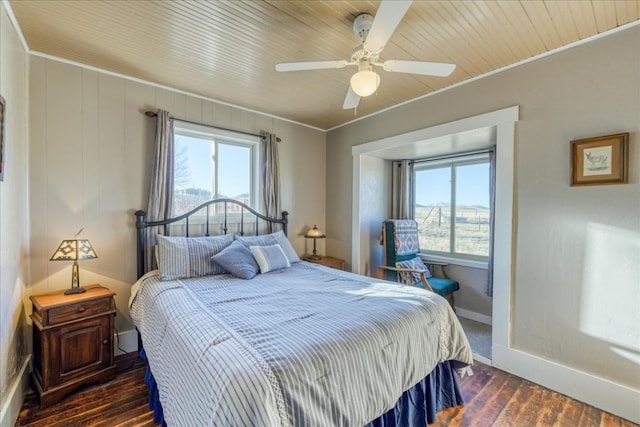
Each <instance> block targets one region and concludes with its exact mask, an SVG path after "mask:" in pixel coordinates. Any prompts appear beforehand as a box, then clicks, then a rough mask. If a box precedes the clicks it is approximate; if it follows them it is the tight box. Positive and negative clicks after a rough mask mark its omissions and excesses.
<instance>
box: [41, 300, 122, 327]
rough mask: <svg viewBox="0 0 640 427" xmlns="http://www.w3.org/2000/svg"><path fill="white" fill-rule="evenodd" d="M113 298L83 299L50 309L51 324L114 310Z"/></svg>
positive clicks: (49, 323) (49, 322)
mask: <svg viewBox="0 0 640 427" xmlns="http://www.w3.org/2000/svg"><path fill="white" fill-rule="evenodd" d="M112 301H113V299H112V298H101V299H97V300H91V301H81V302H78V303H75V304H69V305H65V306H62V307H55V308H51V309H49V321H48V322H47V324H48V325H49V326H52V325H57V324H60V323H65V322H70V321H73V320H76V319H84V318H87V317H91V316H96V315H98V314H103V313H107V312H109V311H112V307H111V304H112Z"/></svg>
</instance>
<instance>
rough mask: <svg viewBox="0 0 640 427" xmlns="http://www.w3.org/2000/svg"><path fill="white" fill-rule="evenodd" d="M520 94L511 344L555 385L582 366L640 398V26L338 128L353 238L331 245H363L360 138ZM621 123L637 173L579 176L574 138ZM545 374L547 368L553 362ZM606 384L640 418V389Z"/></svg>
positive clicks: (333, 201)
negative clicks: (598, 178) (355, 174)
mask: <svg viewBox="0 0 640 427" xmlns="http://www.w3.org/2000/svg"><path fill="white" fill-rule="evenodd" d="M381 90H383V86H382V85H381ZM363 101H364V102H366V99H365V100H363ZM511 105H519V106H520V121H519V122H518V123H517V127H516V151H515V158H514V166H515V172H516V176H515V182H514V186H515V187H514V188H515V201H514V206H513V209H514V224H513V228H514V239H515V241H514V254H513V256H514V260H515V265H514V267H513V268H514V276H513V281H512V284H511V291H512V295H513V299H512V301H511V315H512V324H511V325H510V327H511V333H512V343H511V348H512V349H513V350H515V351H517V352H519V353H520V354H522V355H524V358H523V359H527V358H529V359H536V360H540V361H547V362H549V363H547V364H545V363H542V364H541V366H545V367H549V364H550V363H551V364H555V365H557V366H558V367H559V368H558V370H557V372H560V373H561V375H560V377H559V378H558V375H555V376H556V377H557V378H555V379H549V381H548V383H547V384H546V385H549V386H551V387H552V388H554V387H555V388H556V389H557V388H558V385H559V382H562V375H566V378H569V377H570V376H571V375H573V374H576V375H582V376H583V377H589V378H595V379H602V380H603V381H604V382H606V383H608V384H611V385H612V388H613V389H615V390H618V391H621V392H622V393H623V394H624V393H625V390H628V391H629V393H626V394H625V396H635V397H636V398H637V396H638V391H639V390H640V361H639V360H638V354H640V318H639V313H640V287H639V286H638V283H640V272H639V270H638V264H639V262H638V261H639V260H640V215H638V212H640V184H639V182H640V178H639V177H640V150H639V149H638V147H637V144H638V141H639V137H638V136H639V131H640V129H639V126H640V27H637V26H636V27H633V28H631V29H628V30H626V31H623V32H619V33H616V34H613V35H610V36H607V37H604V38H601V39H598V40H595V41H592V42H590V43H587V44H585V45H582V46H578V47H574V48H572V49H570V50H567V51H564V52H561V53H558V54H555V55H552V56H549V57H546V58H543V59H540V60H538V61H535V62H532V63H529V64H526V65H522V66H520V67H517V68H513V69H511V70H507V71H504V72H501V73H499V74H496V75H493V76H490V77H486V78H484V79H481V80H478V81H475V82H471V83H468V84H465V85H461V86H459V87H456V88H453V89H450V90H448V91H445V92H443V93H440V94H437V95H434V96H431V97H427V98H425V99H422V100H418V101H416V102H413V103H411V104H408V105H405V106H402V107H399V108H397V109H394V110H390V111H388V112H385V113H384V114H382V115H379V116H376V117H373V118H368V119H365V120H362V121H359V122H356V123H353V124H351V125H348V126H345V127H342V128H339V129H336V130H334V131H332V132H330V133H329V134H328V136H327V160H328V163H327V165H328V168H327V188H329V189H330V191H329V192H328V193H327V223H328V224H330V225H329V227H330V228H332V229H333V232H334V234H335V235H339V236H345V239H343V240H342V241H340V242H337V244H335V245H331V246H330V247H329V250H330V251H334V252H335V253H337V254H339V255H340V254H341V255H343V256H346V255H348V254H349V253H350V252H351V248H350V242H349V241H348V238H349V236H350V235H351V226H352V224H351V223H350V218H351V210H350V207H351V205H350V204H345V203H343V201H344V200H345V199H348V198H349V197H350V196H351V186H350V185H346V183H345V181H342V185H340V186H338V185H336V181H337V179H339V177H345V178H346V179H349V178H350V177H351V170H352V165H351V158H349V157H348V156H347V153H348V150H349V148H350V147H351V146H353V145H357V144H361V143H364V142H369V141H376V140H380V139H382V138H384V137H387V136H392V135H398V134H402V133H406V132H409V131H412V130H415V129H422V128H428V127H431V126H434V125H437V124H442V123H448V122H452V121H455V120H459V119H461V118H465V117H471V116H475V115H478V114H482V113H486V112H489V111H495V110H499V109H501V108H504V107H506V106H511ZM618 132H629V133H630V146H631V150H630V157H631V159H630V164H631V175H630V182H629V184H626V185H614V186H599V187H598V186H596V187H593V186H592V187H583V188H574V187H570V186H569V147H570V141H571V140H572V139H578V138H584V137H589V136H598V135H606V134H612V133H618ZM330 243H331V242H330ZM529 366H531V365H529ZM532 369H533V368H532ZM526 370H527V366H525V367H524V369H523V371H526ZM529 371H530V372H529V374H533V372H531V370H529ZM519 374H521V375H526V374H527V373H526V372H520V373H519ZM570 374H571V375H570ZM533 376H535V377H536V378H543V379H544V374H540V375H539V374H537V373H536V374H535V375H533ZM552 383H553V384H552ZM565 385H567V384H565ZM560 386H563V385H562V384H560ZM568 387H569V388H571V385H568ZM573 388H574V389H576V388H580V384H578V385H575V384H574V386H573ZM569 391H573V390H569ZM578 391H580V390H578ZM569 394H570V393H569ZM594 394H595V393H594ZM599 394H600V396H594V397H593V398H594V399H596V400H598V402H599V403H600V404H602V405H607V407H606V408H605V409H608V410H610V411H612V412H617V413H620V412H621V409H620V408H622V409H624V410H626V413H625V414H624V415H625V416H627V417H631V418H634V420H636V422H637V420H640V409H637V408H638V406H637V401H636V402H635V405H634V402H633V401H626V402H625V401H623V402H619V403H615V402H613V400H614V399H613V397H612V396H611V395H609V396H607V395H606V394H608V393H599Z"/></svg>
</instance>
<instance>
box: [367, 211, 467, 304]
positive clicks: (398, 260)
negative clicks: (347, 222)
mask: <svg viewBox="0 0 640 427" xmlns="http://www.w3.org/2000/svg"><path fill="white" fill-rule="evenodd" d="M382 245H383V247H384V265H380V266H378V269H377V271H376V277H377V278H379V279H385V280H390V281H395V282H400V283H404V284H406V285H413V286H419V287H421V288H424V289H427V290H430V291H433V292H435V293H437V294H438V295H441V296H443V297H444V298H446V299H447V301H449V304H451V308H454V309H455V298H454V296H453V293H454V292H455V291H457V290H458V289H460V284H459V283H458V282H457V281H455V280H452V279H449V278H448V277H447V274H446V271H445V267H446V266H447V264H446V263H441V262H436V261H428V262H427V263H428V264H429V265H431V266H439V267H440V270H441V272H442V275H443V276H444V277H433V276H432V275H431V271H430V270H429V268H428V267H427V266H426V265H425V263H424V262H423V261H422V259H421V258H420V256H419V253H420V242H419V238H418V223H416V221H415V220H412V219H391V220H386V221H384V222H383V223H382Z"/></svg>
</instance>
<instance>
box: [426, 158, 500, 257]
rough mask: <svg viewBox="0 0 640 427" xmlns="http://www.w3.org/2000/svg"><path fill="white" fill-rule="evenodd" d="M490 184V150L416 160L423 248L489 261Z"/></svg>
mask: <svg viewBox="0 0 640 427" xmlns="http://www.w3.org/2000/svg"><path fill="white" fill-rule="evenodd" d="M489 185H490V179H489V154H488V153H482V154H474V155H467V156H457V157H455V158H445V159H439V160H424V161H419V162H416V163H415V164H414V190H415V194H414V200H415V211H414V212H415V213H414V215H415V220H416V221H417V223H418V230H419V234H420V248H421V250H422V252H425V253H430V254H433V255H441V256H450V257H456V258H463V259H470V260H477V261H484V260H487V259H488V256H489V237H490V233H491V230H490V217H491V215H490V214H491V209H490V202H489Z"/></svg>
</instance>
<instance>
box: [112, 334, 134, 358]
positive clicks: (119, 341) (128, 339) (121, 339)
mask: <svg viewBox="0 0 640 427" xmlns="http://www.w3.org/2000/svg"><path fill="white" fill-rule="evenodd" d="M113 343H114V345H113V349H114V355H116V356H119V355H121V354H126V353H131V352H134V351H138V331H136V330H135V329H130V330H128V331H123V332H119V333H115V334H113Z"/></svg>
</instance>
